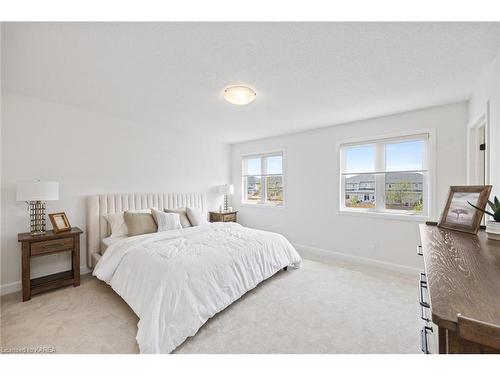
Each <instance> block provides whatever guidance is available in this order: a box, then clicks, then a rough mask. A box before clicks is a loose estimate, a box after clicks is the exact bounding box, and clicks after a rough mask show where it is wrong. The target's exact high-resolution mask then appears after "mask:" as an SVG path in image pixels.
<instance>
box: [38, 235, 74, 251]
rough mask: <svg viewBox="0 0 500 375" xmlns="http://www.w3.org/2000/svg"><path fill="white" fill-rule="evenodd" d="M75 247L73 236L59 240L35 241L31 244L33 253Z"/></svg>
mask: <svg viewBox="0 0 500 375" xmlns="http://www.w3.org/2000/svg"><path fill="white" fill-rule="evenodd" d="M74 247H75V245H74V243H73V237H69V238H59V239H57V240H50V241H40V242H33V243H32V244H31V255H40V254H47V253H52V252H55V251H61V250H70V249H73V248H74Z"/></svg>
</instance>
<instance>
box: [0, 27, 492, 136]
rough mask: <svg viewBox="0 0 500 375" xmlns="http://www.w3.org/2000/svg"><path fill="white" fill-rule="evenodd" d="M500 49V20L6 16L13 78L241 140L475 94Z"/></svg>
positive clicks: (58, 94) (92, 104) (8, 86)
mask: <svg viewBox="0 0 500 375" xmlns="http://www.w3.org/2000/svg"><path fill="white" fill-rule="evenodd" d="M499 50H500V23H7V24H6V23H4V24H3V25H2V89H3V90H5V91H9V92H14V93H18V94H23V95H29V96H34V97H38V98H40V99H44V100H48V101H53V102H57V103H61V104H67V105H71V106H75V107H78V108H81V109H85V110H89V111H93V112H98V113H102V114H107V115H112V116H118V117H121V118H124V119H128V120H131V121H134V122H136V123H137V124H138V126H153V127H169V128H173V129H179V130H185V131H190V132H196V133H197V134H200V135H202V136H206V137H209V138H211V139H214V140H218V141H222V142H228V143H235V142H241V141H245V140H250V139H256V138H262V137H267V136H272V135H278V134H284V133H290V132H296V131H301V130H306V129H312V128H317V127H322V126H328V125H333V124H339V123H343V122H347V121H353V120H358V119H363V118H368V117H375V116H380V115H384V114H390V113H396V112H401V111H406V110H412V109H417V108H422V107H427V106H433V105H439V104H445V103H450V102H454V101H460V100H466V99H467V98H468V97H469V95H470V93H471V90H472V87H473V85H474V83H475V81H476V79H477V78H478V76H479V74H480V72H481V70H482V69H483V68H484V67H485V66H486V65H487V64H488V63H489V62H490V61H491V60H493V58H494V57H495V55H496V54H497V53H498V51H499ZM237 83H243V84H248V85H250V86H252V87H254V88H255V90H256V91H257V99H256V100H255V101H254V102H253V103H251V104H249V105H248V106H243V107H240V106H234V105H231V104H229V103H227V102H225V101H224V100H223V98H222V93H223V89H224V87H225V86H227V85H230V84H237Z"/></svg>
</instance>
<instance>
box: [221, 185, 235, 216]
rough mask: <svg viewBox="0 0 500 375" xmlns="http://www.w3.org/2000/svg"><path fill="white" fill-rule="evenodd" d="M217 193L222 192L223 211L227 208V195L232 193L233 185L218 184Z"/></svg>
mask: <svg viewBox="0 0 500 375" xmlns="http://www.w3.org/2000/svg"><path fill="white" fill-rule="evenodd" d="M219 193H220V194H224V211H227V210H229V196H230V195H233V194H234V185H229V184H226V185H221V186H219Z"/></svg>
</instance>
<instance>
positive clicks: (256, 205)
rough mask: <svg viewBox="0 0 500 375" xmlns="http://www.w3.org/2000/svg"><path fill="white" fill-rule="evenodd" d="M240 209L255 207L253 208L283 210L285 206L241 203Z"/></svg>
mask: <svg viewBox="0 0 500 375" xmlns="http://www.w3.org/2000/svg"><path fill="white" fill-rule="evenodd" d="M240 207H253V208H270V209H275V210H283V209H284V208H285V205H283V204H282V205H276V204H268V203H241V204H240Z"/></svg>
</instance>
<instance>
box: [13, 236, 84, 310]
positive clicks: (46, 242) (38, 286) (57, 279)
mask: <svg viewBox="0 0 500 375" xmlns="http://www.w3.org/2000/svg"><path fill="white" fill-rule="evenodd" d="M82 233H83V231H82V230H81V229H80V228H77V227H73V228H71V230H70V231H67V232H60V233H54V232H53V231H51V230H49V231H47V233H45V234H41V235H37V236H32V235H31V234H30V233H19V234H18V235H17V240H18V241H19V242H21V244H22V252H23V261H22V280H23V301H29V300H30V299H31V295H35V294H38V293H41V292H45V291H47V290H51V289H54V288H59V287H61V286H65V285H70V284H73V286H78V285H80V234H82ZM63 251H71V252H72V257H71V265H72V267H71V270H69V271H64V272H59V273H54V274H52V275H47V276H43V277H38V278H36V279H31V264H30V263H31V257H36V256H41V255H48V254H54V253H60V252H63Z"/></svg>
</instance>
